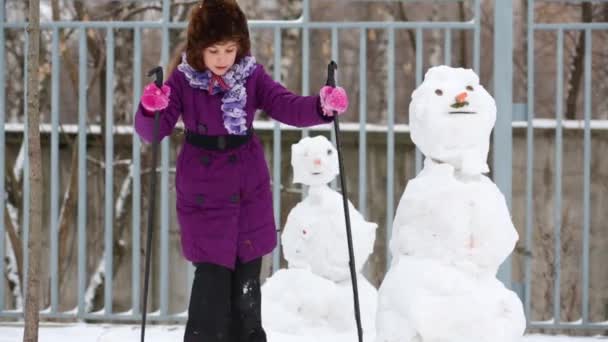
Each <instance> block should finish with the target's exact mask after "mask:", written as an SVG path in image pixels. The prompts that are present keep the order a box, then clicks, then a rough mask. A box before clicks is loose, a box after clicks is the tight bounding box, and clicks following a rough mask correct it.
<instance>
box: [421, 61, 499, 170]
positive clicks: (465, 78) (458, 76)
mask: <svg viewBox="0 0 608 342" xmlns="http://www.w3.org/2000/svg"><path fill="white" fill-rule="evenodd" d="M409 111H410V128H411V136H412V140H413V141H414V143H415V144H416V146H417V147H418V148H419V149H420V150H421V151H422V153H423V154H424V155H425V156H426V157H430V158H436V159H439V160H442V161H446V162H447V161H448V160H446V159H450V158H454V156H455V155H458V154H459V153H464V151H467V153H471V151H479V156H478V157H479V158H480V159H483V160H484V161H485V159H486V158H487V152H488V148H489V138H490V133H491V131H492V128H493V127H494V123H495V121H496V103H495V101H494V99H493V98H492V96H491V95H490V94H489V93H488V92H487V91H486V90H485V89H484V87H483V86H482V85H481V84H479V77H478V76H477V75H476V74H475V72H473V70H471V69H463V68H452V67H448V66H443V65H442V66H436V67H433V68H430V69H429V70H428V71H427V73H426V74H425V76H424V81H423V82H422V84H420V86H419V87H418V88H417V89H416V90H414V92H413V93H412V100H411V102H410V107H409Z"/></svg>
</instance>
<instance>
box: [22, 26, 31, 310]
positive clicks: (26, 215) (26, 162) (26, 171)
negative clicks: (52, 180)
mask: <svg viewBox="0 0 608 342" xmlns="http://www.w3.org/2000/svg"><path fill="white" fill-rule="evenodd" d="M24 39H25V48H24V52H23V56H24V58H23V76H24V77H23V99H24V101H23V120H24V121H23V146H24V149H23V173H22V176H23V212H22V213H21V214H22V226H21V229H22V232H23V284H22V286H23V298H27V285H26V284H27V281H28V270H29V264H30V254H29V253H28V251H29V249H28V248H27V245H28V241H29V239H30V196H31V193H30V158H29V149H30V146H29V123H28V121H29V120H28V119H27V113H28V104H27V96H28V92H27V78H28V70H27V64H28V60H29V58H28V55H29V34H28V33H27V30H26V31H25V33H24Z"/></svg>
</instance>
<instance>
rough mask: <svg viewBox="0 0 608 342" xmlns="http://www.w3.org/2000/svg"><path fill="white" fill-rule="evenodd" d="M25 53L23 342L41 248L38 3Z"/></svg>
mask: <svg viewBox="0 0 608 342" xmlns="http://www.w3.org/2000/svg"><path fill="white" fill-rule="evenodd" d="M29 4H30V6H29V24H28V29H27V30H28V33H29V46H30V48H29V51H28V80H27V89H28V98H27V101H28V115H27V119H28V133H29V140H28V143H29V152H28V158H29V161H30V175H29V177H30V183H31V192H32V196H30V201H31V204H30V212H29V215H30V222H31V226H30V228H31V229H30V238H29V241H28V253H29V256H30V257H29V265H28V266H29V268H28V281H27V296H26V298H25V330H24V334H23V341H24V342H37V341H38V323H39V320H40V313H39V310H40V294H41V291H40V290H41V289H40V259H41V247H42V238H43V237H42V198H41V197H40V194H42V155H41V151H40V127H39V123H40V108H39V105H40V102H39V100H38V92H39V90H38V85H39V80H38V67H39V66H40V62H39V48H40V45H39V44H40V1H39V0H30V2H29Z"/></svg>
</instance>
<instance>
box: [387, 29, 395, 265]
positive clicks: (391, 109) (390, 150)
mask: <svg viewBox="0 0 608 342" xmlns="http://www.w3.org/2000/svg"><path fill="white" fill-rule="evenodd" d="M386 57H387V58H386V60H387V64H388V75H387V82H386V93H387V107H388V108H387V118H386V121H387V123H388V127H387V132H386V246H387V248H386V269H387V270H388V269H389V267H390V262H391V256H390V252H389V248H388V246H389V245H390V241H391V235H392V230H393V208H394V206H395V204H394V200H395V199H394V197H395V184H394V180H395V29H394V28H393V27H391V28H389V29H388V47H387V50H386Z"/></svg>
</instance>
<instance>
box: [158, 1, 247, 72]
mask: <svg viewBox="0 0 608 342" xmlns="http://www.w3.org/2000/svg"><path fill="white" fill-rule="evenodd" d="M227 41H235V42H236V43H237V45H238V51H237V55H236V63H238V62H239V61H240V60H241V58H243V57H244V56H246V55H248V54H249V53H250V50H251V42H250V40H249V28H248V26H247V17H245V13H243V11H242V10H241V8H240V7H239V5H238V4H237V3H236V1H235V0H203V1H202V2H201V3H200V5H197V6H194V8H193V9H192V11H191V12H190V22H189V24H188V36H187V40H186V43H182V44H180V46H179V47H178V49H177V54H176V55H175V56H174V58H173V60H172V62H171V64H170V65H169V68H168V70H167V73H168V74H169V75H170V74H171V73H172V72H173V70H174V69H175V68H176V67H177V66H178V65H179V64H180V63H181V59H182V53H183V52H184V51H185V52H186V59H187V61H188V64H190V66H192V67H193V68H194V69H196V70H198V71H204V70H205V69H206V68H207V67H206V66H205V62H204V61H203V50H204V49H205V48H208V47H209V46H212V45H214V44H217V43H222V42H227Z"/></svg>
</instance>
